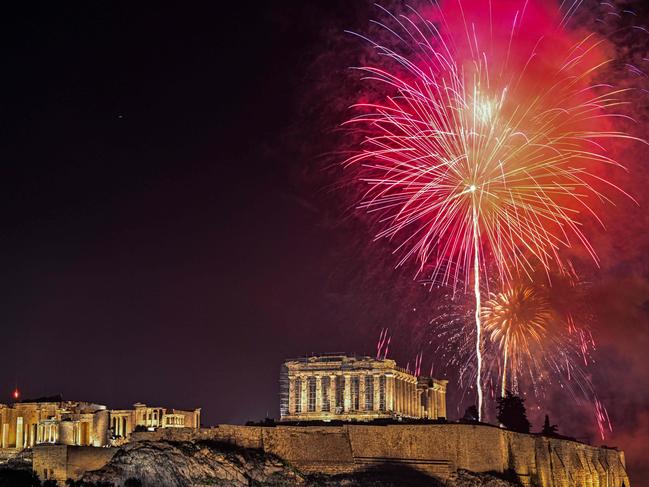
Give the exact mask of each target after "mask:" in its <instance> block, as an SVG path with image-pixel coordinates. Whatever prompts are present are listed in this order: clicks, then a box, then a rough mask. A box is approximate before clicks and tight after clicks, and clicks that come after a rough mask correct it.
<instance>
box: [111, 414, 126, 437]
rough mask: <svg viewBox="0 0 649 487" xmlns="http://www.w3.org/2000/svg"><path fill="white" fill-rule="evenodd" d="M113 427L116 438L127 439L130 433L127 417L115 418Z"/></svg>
mask: <svg viewBox="0 0 649 487" xmlns="http://www.w3.org/2000/svg"><path fill="white" fill-rule="evenodd" d="M112 427H113V435H114V436H121V437H123V438H126V436H128V434H129V433H130V431H129V430H128V418H127V417H126V416H113V418H112Z"/></svg>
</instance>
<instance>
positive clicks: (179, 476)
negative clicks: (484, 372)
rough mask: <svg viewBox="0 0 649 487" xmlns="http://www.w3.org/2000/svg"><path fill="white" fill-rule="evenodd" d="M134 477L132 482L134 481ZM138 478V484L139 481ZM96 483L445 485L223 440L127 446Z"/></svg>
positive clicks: (493, 485)
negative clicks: (302, 462) (330, 471)
mask: <svg viewBox="0 0 649 487" xmlns="http://www.w3.org/2000/svg"><path fill="white" fill-rule="evenodd" d="M129 479H130V481H129ZM133 479H136V480H133ZM82 481H83V482H87V483H93V484H95V485H106V484H112V485H114V486H115V487H117V486H122V485H125V484H126V485H138V481H139V483H141V485H142V487H154V486H155V487H160V486H164V487H198V486H201V487H202V486H208V485H209V486H228V487H249V486H268V487H275V486H277V487H279V486H303V487H343V486H344V487H397V486H399V487H420V486H421V487H424V486H438V485H442V483H441V482H440V481H439V480H438V479H436V478H434V477H431V476H428V475H425V474H423V473H421V472H419V471H416V470H411V469H409V468H408V467H407V466H400V467H394V466H392V467H390V468H389V469H386V468H376V467H371V468H369V469H368V470H365V471H360V472H355V473H352V474H339V475H313V474H311V475H307V474H304V473H302V472H300V471H298V470H296V469H295V468H294V467H292V466H291V465H289V464H288V463H286V462H285V461H283V460H282V459H280V458H279V457H277V456H275V455H273V454H268V453H264V452H263V451H262V450H258V449H251V448H241V447H237V446H232V445H230V444H226V443H223V442H216V441H209V440H199V441H183V442H173V441H141V442H136V443H130V444H128V445H125V446H123V447H122V448H120V450H119V451H118V452H117V453H116V454H115V456H114V457H113V459H112V460H111V461H110V462H109V463H108V464H107V465H106V466H104V467H103V468H101V469H100V470H97V471H94V472H88V473H86V474H85V475H84V476H83V478H82ZM443 485H446V486H449V487H479V486H480V487H481V486H485V487H512V486H513V485H515V484H513V483H510V482H508V481H507V480H505V479H503V478H498V477H496V476H493V475H488V474H475V473H471V472H468V471H464V470H461V471H459V472H458V474H457V475H456V476H455V477H454V479H452V480H447V482H446V483H445V484H443Z"/></svg>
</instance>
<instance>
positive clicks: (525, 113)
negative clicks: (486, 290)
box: [345, 0, 633, 413]
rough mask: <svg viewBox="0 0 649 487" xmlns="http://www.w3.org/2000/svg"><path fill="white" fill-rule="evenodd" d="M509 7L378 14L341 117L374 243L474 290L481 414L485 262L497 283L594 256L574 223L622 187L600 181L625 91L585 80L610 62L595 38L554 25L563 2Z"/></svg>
mask: <svg viewBox="0 0 649 487" xmlns="http://www.w3.org/2000/svg"><path fill="white" fill-rule="evenodd" d="M464 3H466V2H464ZM511 3H512V2H503V5H501V4H500V3H499V4H498V6H497V5H492V4H491V2H488V5H486V4H487V2H481V3H480V5H477V4H476V3H472V4H471V9H470V11H469V10H466V9H464V8H463V4H462V2H461V1H460V0H455V2H450V1H449V2H444V3H443V4H442V6H441V7H439V8H438V7H428V8H427V9H426V10H425V11H418V10H415V9H412V8H411V9H409V10H407V12H406V13H403V14H400V15H393V14H392V13H390V12H388V11H384V13H385V15H386V18H387V22H386V23H379V22H376V25H378V26H380V28H382V29H383V31H382V32H383V34H381V37H382V38H384V39H385V41H382V42H375V41H373V40H370V39H369V38H367V37H363V39H365V40H367V41H368V42H370V43H371V46H372V47H373V49H374V53H375V62H373V63H369V64H368V65H365V66H361V67H358V68H357V70H358V71H359V72H360V73H362V75H363V78H364V80H367V82H370V83H372V84H373V88H372V89H373V91H371V92H370V94H369V95H367V96H366V97H365V98H366V100H369V101H363V102H360V103H356V104H355V105H354V106H353V108H354V109H355V110H356V114H355V115H354V116H353V117H352V118H351V119H350V120H348V121H347V122H346V126H348V127H350V128H351V129H353V130H354V131H357V132H358V133H361V134H362V137H363V141H362V143H361V144H359V145H358V147H357V148H356V149H355V150H353V151H352V154H351V155H350V156H349V157H348V158H347V159H346V160H345V165H346V166H348V167H349V166H352V167H355V168H357V170H358V180H360V181H361V182H362V183H363V184H364V185H366V189H365V191H364V194H363V196H362V197H361V202H360V207H361V208H364V209H365V210H367V211H368V212H370V213H373V214H376V215H377V216H378V217H377V220H378V223H379V225H380V226H381V227H382V228H381V229H380V230H379V231H378V233H377V235H376V238H377V239H380V238H389V239H394V240H395V241H396V250H395V252H398V253H400V254H401V257H400V259H399V260H398V264H397V265H398V266H400V265H403V264H404V263H405V262H406V261H408V260H409V259H415V260H416V261H417V262H418V274H419V273H424V272H425V273H430V279H433V280H437V281H439V282H440V283H442V284H450V283H452V285H453V286H454V288H455V287H457V283H458V282H464V283H467V284H468V283H470V282H473V291H474V298H475V313H474V320H475V358H476V361H477V377H476V386H477V394H478V410H479V411H480V413H482V384H481V380H482V375H483V373H482V370H481V369H482V347H483V341H482V338H481V332H482V324H481V302H480V299H481V296H480V289H481V287H482V285H483V284H484V283H485V282H486V279H485V277H484V276H481V273H483V271H484V269H485V268H486V265H487V262H489V263H494V264H495V266H496V268H497V273H498V275H499V278H500V281H501V282H503V283H506V282H509V281H510V280H511V279H513V278H514V277H516V275H519V274H529V273H530V272H531V270H532V269H533V267H534V266H535V265H536V263H540V265H541V266H542V267H543V268H545V269H546V270H547V271H548V272H549V271H550V269H552V268H559V269H561V268H562V266H563V263H562V259H561V256H560V251H561V249H562V248H564V247H574V246H580V247H582V248H584V249H585V250H586V252H587V253H588V254H589V255H590V256H591V257H592V259H593V260H594V261H595V262H597V261H598V258H597V254H596V252H595V249H594V248H593V247H592V245H591V244H590V242H589V240H588V238H587V236H586V235H585V233H584V231H583V220H584V215H585V214H586V215H590V216H591V217H592V218H594V219H595V220H597V221H599V217H598V216H597V212H596V211H595V205H596V204H599V203H602V202H609V201H610V196H609V193H610V192H611V191H619V192H622V193H624V191H623V190H622V189H620V188H619V187H617V186H616V185H615V184H614V183H613V182H611V181H609V180H608V179H607V178H606V173H607V172H608V171H609V168H619V167H622V165H621V164H620V163H619V162H618V161H617V160H616V159H614V158H613V157H612V156H611V155H610V154H609V153H608V152H607V150H606V149H607V144H608V143H610V141H611V140H615V139H633V137H631V136H630V135H628V134H626V133H624V132H620V131H616V130H613V129H611V128H610V126H611V125H612V122H613V120H614V119H615V118H616V117H621V116H622V115H621V114H619V113H616V112H615V110H616V107H619V106H620V105H622V104H623V103H624V102H623V100H622V97H623V92H624V90H622V89H617V88H615V87H614V86H610V85H606V84H603V83H598V82H597V81H595V80H596V75H597V74H598V73H599V72H601V71H602V70H603V69H605V68H606V66H607V65H608V63H610V62H611V60H610V59H607V58H606V57H605V56H604V54H603V49H602V45H603V43H604V41H603V40H602V39H598V38H597V37H596V36H595V35H588V36H586V37H585V38H580V39H573V38H572V36H571V34H569V33H568V32H567V31H566V29H565V27H563V25H564V24H565V23H566V19H567V18H569V17H570V15H571V11H572V10H574V9H573V7H574V5H573V6H571V7H570V8H569V9H568V11H567V12H566V13H565V14H564V15H563V16H561V15H560V14H559V13H558V12H557V13H556V16H555V17H556V18H554V19H552V18H548V17H549V14H548V11H547V10H546V9H545V8H544V7H542V6H541V5H539V4H538V3H537V2H524V3H523V2H521V5H520V8H518V9H515V10H511ZM504 4H506V5H504ZM487 6H488V11H485V9H486V8H487ZM508 9H509V10H508ZM469 14H471V15H472V16H473V17H472V18H469ZM494 17H496V18H498V22H493V19H494ZM526 19H529V20H528V21H527V23H525V20H526ZM539 19H545V20H547V21H540V20H539ZM504 24H507V25H509V26H510V27H509V28H507V29H506V30H501V28H500V26H502V25H504ZM361 37H362V36H361ZM624 194H626V193H624ZM427 277H428V276H427Z"/></svg>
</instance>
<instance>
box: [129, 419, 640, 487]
mask: <svg viewBox="0 0 649 487" xmlns="http://www.w3.org/2000/svg"><path fill="white" fill-rule="evenodd" d="M132 439H133V440H135V441H137V440H144V439H146V440H156V439H158V440H164V439H166V440H191V439H211V440H217V441H224V442H228V443H231V444H236V445H238V446H241V447H246V448H261V449H263V450H265V451H266V452H268V453H273V454H276V455H278V456H279V457H281V458H284V459H285V460H286V461H288V462H290V463H291V464H293V465H295V466H296V467H297V468H299V469H301V470H303V471H305V472H314V473H315V472H321V473H341V472H354V471H358V470H362V469H364V468H367V467H369V466H373V465H378V464H386V463H391V464H403V465H408V466H409V467H411V468H417V469H419V470H422V471H425V472H427V473H429V474H433V475H438V476H441V477H451V476H452V475H453V474H454V473H455V472H456V471H457V469H461V468H462V469H467V470H471V471H474V472H501V473H505V472H507V471H513V472H516V474H517V475H518V477H519V478H520V480H521V481H522V482H523V483H524V484H526V485H539V486H543V487H557V486H565V485H575V486H587V487H622V485H624V486H625V487H629V479H628V477H627V475H626V470H625V466H624V454H623V453H622V452H619V451H617V450H613V449H606V448H597V447H592V446H589V445H585V444H582V443H578V442H574V441H569V440H562V439H554V438H546V437H542V436H536V435H525V434H520V433H515V432H512V431H507V430H503V429H500V428H496V427H492V426H485V425H470V424H429V425H389V426H369V425H368V426H363V425H344V426H331V427H318V426H310V427H298V426H277V427H258V426H234V425H220V426H218V427H215V428H209V429H201V430H198V431H189V430H166V431H158V432H155V433H139V434H136V435H133V438H132Z"/></svg>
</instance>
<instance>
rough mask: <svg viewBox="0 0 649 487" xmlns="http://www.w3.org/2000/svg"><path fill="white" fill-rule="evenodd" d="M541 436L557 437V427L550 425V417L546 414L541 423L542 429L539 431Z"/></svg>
mask: <svg viewBox="0 0 649 487" xmlns="http://www.w3.org/2000/svg"><path fill="white" fill-rule="evenodd" d="M541 434H542V435H543V436H556V435H557V425H556V424H550V417H549V416H548V415H547V414H546V415H545V421H544V422H543V429H542V430H541Z"/></svg>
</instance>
